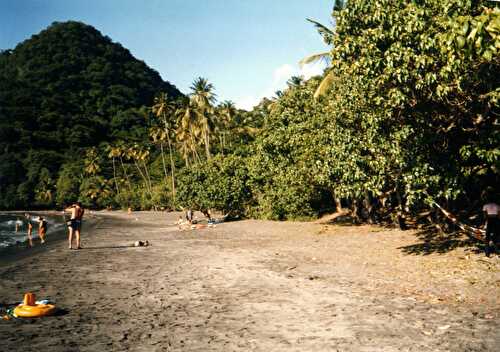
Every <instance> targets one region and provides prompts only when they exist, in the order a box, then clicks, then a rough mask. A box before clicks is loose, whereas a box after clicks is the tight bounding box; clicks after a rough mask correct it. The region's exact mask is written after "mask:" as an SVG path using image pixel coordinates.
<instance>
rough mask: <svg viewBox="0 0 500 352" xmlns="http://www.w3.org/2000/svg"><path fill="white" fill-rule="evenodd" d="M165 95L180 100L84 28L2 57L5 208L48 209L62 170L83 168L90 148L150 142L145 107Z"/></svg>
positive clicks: (48, 35) (50, 32)
mask: <svg viewBox="0 0 500 352" xmlns="http://www.w3.org/2000/svg"><path fill="white" fill-rule="evenodd" d="M159 91H164V92H167V93H168V94H169V95H170V96H171V97H173V98H176V97H179V96H181V93H180V92H179V91H178V90H177V89H176V88H175V87H174V86H172V85H170V84H169V83H167V82H164V81H163V80H162V79H161V77H160V76H159V74H158V73H157V72H155V71H153V70H152V69H150V68H149V67H147V66H146V65H145V64H144V63H143V62H142V61H139V60H137V59H135V58H134V57H133V56H132V55H131V54H130V52H129V51H128V50H127V49H124V48H123V47H122V46H121V45H119V44H117V43H113V42H112V41H111V40H110V39H109V38H107V37H104V36H102V35H101V33H99V32H98V31H97V30H96V29H94V28H93V27H90V26H87V25H85V24H82V23H78V22H65V23H54V24H53V25H51V26H50V27H49V28H47V29H46V30H44V31H42V32H41V33H39V34H37V35H34V36H33V37H32V38H31V39H29V40H26V41H24V42H22V43H20V44H19V45H18V46H17V47H16V48H15V49H13V50H7V51H4V52H2V53H1V54H0V150H1V156H0V157H1V159H2V160H1V161H2V162H1V163H0V207H2V208H12V207H32V206H34V205H39V206H49V205H51V204H53V202H54V200H55V197H54V194H53V192H54V191H55V188H54V187H53V186H55V182H56V180H57V179H58V177H59V175H58V173H59V171H60V167H61V165H63V164H66V163H69V164H72V163H74V162H75V163H78V161H79V160H80V159H81V150H82V149H83V148H85V147H89V146H97V145H98V144H99V143H101V142H103V141H112V140H115V139H117V138H120V139H138V138H140V139H143V138H144V136H147V130H146V128H145V126H146V122H145V120H144V117H143V115H142V114H141V113H140V111H139V110H138V109H139V108H140V107H141V106H149V105H151V104H152V103H153V97H154V95H155V94H157V93H158V92H159ZM68 167H69V166H68ZM63 169H64V170H67V169H68V168H63ZM63 169H61V171H62V170H63ZM42 170H45V171H43V172H42ZM61 182H62V181H61ZM40 192H45V194H44V195H42V193H40ZM59 199H60V200H61V201H62V198H61V197H60V196H59Z"/></svg>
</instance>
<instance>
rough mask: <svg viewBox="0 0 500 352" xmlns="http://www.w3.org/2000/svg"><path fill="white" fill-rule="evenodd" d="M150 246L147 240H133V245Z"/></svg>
mask: <svg viewBox="0 0 500 352" xmlns="http://www.w3.org/2000/svg"><path fill="white" fill-rule="evenodd" d="M147 246H150V244H149V242H148V241H135V242H134V247H147Z"/></svg>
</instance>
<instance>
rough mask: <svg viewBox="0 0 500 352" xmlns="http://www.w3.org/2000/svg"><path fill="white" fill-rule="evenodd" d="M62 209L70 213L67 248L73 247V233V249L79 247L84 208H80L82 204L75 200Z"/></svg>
mask: <svg viewBox="0 0 500 352" xmlns="http://www.w3.org/2000/svg"><path fill="white" fill-rule="evenodd" d="M64 211H67V212H70V213H71V217H70V220H69V222H68V241H69V249H73V234H75V236H76V248H75V249H81V248H82V247H81V246H80V230H81V228H82V218H83V213H85V210H84V209H83V208H82V204H81V203H80V202H76V203H74V204H73V205H72V206H70V207H69V208H66V209H64Z"/></svg>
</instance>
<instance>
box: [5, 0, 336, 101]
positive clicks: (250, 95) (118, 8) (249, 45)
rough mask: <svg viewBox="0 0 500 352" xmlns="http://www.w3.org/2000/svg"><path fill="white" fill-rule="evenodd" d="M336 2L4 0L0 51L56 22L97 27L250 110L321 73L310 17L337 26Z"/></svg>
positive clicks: (179, 80) (178, 80)
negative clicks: (303, 63) (307, 60)
mask: <svg viewBox="0 0 500 352" xmlns="http://www.w3.org/2000/svg"><path fill="white" fill-rule="evenodd" d="M332 5H333V1H332V0H142V1H141V0H0V49H12V48H14V47H15V45H16V44H17V43H19V42H21V41H23V40H25V39H27V38H29V37H30V36H31V35H32V34H35V33H38V32H40V31H41V30H42V29H44V28H46V27H47V26H48V25H50V24H51V23H52V22H54V21H66V20H76V21H82V22H85V23H87V24H90V25H92V26H94V27H95V28H97V29H98V30H99V31H101V32H102V33H103V34H105V35H107V36H109V37H110V38H111V39H112V40H113V41H115V42H119V43H121V44H122V45H123V46H125V47H126V48H128V49H129V50H130V51H131V52H132V54H133V55H134V56H135V57H137V58H138V59H141V60H143V61H145V62H146V63H147V64H148V65H149V66H150V67H152V68H154V69H155V70H157V71H158V72H159V73H160V74H161V76H162V77H163V79H165V80H168V81H170V82H171V83H173V84H175V85H176V86H177V87H178V88H179V89H180V90H181V91H182V92H184V93H187V92H188V91H189V86H190V85H191V83H192V82H193V80H194V79H195V78H196V77H199V76H202V77H205V78H207V79H208V80H209V81H210V82H212V83H213V84H214V85H215V88H216V93H217V95H218V98H219V100H226V99H227V100H232V101H234V102H236V103H237V105H238V106H239V107H242V108H250V107H251V106H252V105H254V104H256V103H257V102H258V101H259V100H260V99H261V98H262V97H263V96H270V95H272V94H273V93H274V91H276V90H277V89H280V88H283V87H284V82H286V80H287V79H288V78H289V77H290V76H291V75H294V74H295V75H297V74H304V75H305V76H310V75H312V74H316V73H319V72H321V70H322V67H321V65H316V66H310V67H306V68H304V69H299V67H298V64H297V63H298V61H299V60H300V59H301V58H303V57H305V56H307V55H308V54H311V53H316V52H321V51H325V50H326V49H327V47H326V46H325V45H324V43H323V41H322V40H321V37H320V36H319V34H318V33H317V32H316V30H315V29H314V27H313V25H312V24H311V23H309V22H307V21H306V20H305V19H306V17H309V18H313V19H315V20H318V21H319V22H321V23H323V24H330V23H331V18H330V13H331V8H332Z"/></svg>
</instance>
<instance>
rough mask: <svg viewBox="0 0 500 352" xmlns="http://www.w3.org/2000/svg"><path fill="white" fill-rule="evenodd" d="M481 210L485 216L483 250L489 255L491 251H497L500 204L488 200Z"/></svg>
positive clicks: (499, 233)
mask: <svg viewBox="0 0 500 352" xmlns="http://www.w3.org/2000/svg"><path fill="white" fill-rule="evenodd" d="M483 211H484V214H485V216H486V243H485V252H486V256H487V257H489V256H490V254H491V253H492V252H497V253H498V248H497V245H496V243H497V242H498V241H499V237H500V219H499V217H498V215H499V214H500V206H499V205H498V204H496V203H493V202H489V203H487V204H485V205H484V206H483Z"/></svg>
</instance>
